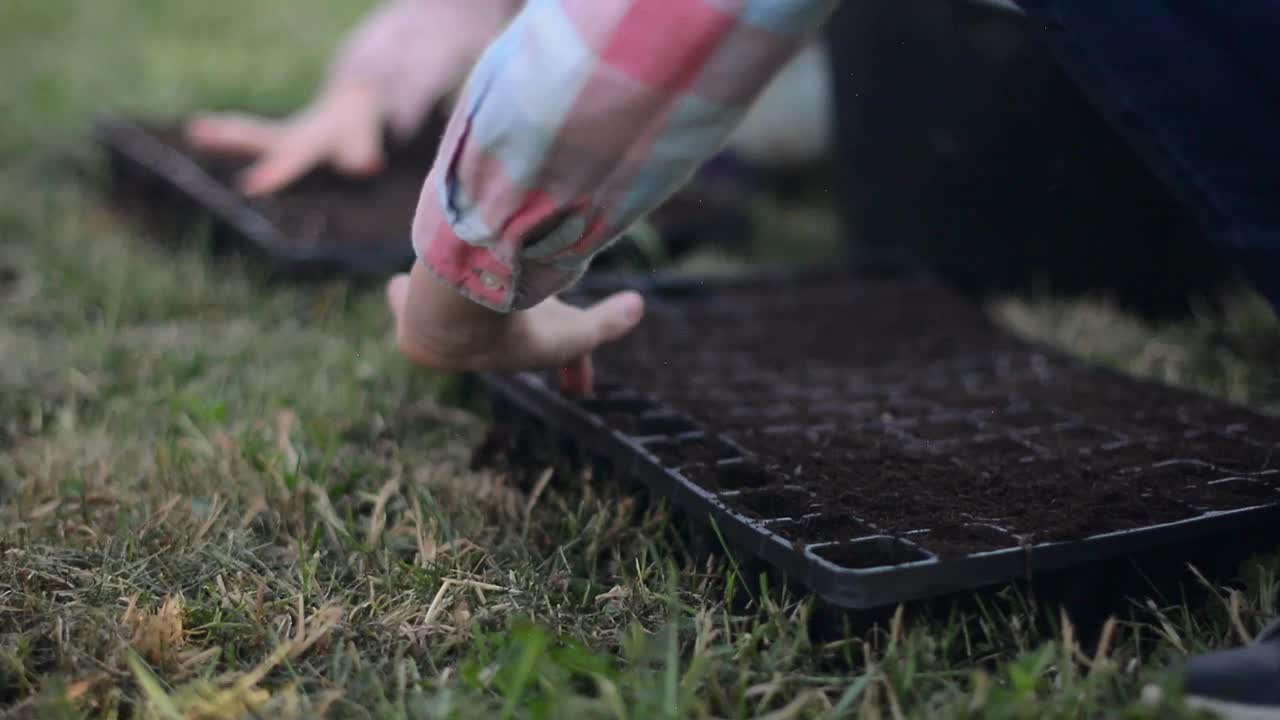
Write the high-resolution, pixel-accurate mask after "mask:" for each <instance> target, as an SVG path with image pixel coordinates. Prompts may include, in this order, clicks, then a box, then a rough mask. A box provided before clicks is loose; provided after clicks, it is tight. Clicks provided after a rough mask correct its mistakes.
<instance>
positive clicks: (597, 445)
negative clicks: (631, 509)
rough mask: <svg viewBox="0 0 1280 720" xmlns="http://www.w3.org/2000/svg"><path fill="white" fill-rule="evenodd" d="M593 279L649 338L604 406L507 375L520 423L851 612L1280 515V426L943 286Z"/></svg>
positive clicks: (504, 384) (603, 354)
mask: <svg viewBox="0 0 1280 720" xmlns="http://www.w3.org/2000/svg"><path fill="white" fill-rule="evenodd" d="M593 283H594V287H593V288H590V289H589V291H588V292H587V293H585V295H584V297H583V298H582V299H583V300H584V301H586V300H590V299H592V298H594V297H596V296H599V295H600V294H603V293H604V292H608V291H612V290H615V289H619V288H623V287H633V288H636V289H640V290H641V291H642V292H645V293H646V295H647V296H648V299H649V306H648V312H647V315H646V320H645V322H644V323H643V324H642V325H641V327H640V328H638V329H637V331H636V332H635V333H633V334H632V335H631V336H629V337H628V338H626V339H624V340H623V341H621V342H619V343H617V344H615V345H612V346H609V347H607V348H604V349H602V351H600V352H599V353H597V357H596V365H597V369H598V373H599V374H600V377H601V378H602V379H603V380H604V382H603V383H602V385H601V386H600V387H599V389H598V394H597V397H596V398H594V399H588V400H579V399H571V398H567V397H564V396H561V395H560V394H559V393H558V392H557V391H556V390H555V389H554V387H553V385H552V384H551V380H550V379H549V378H548V377H546V376H544V375H542V374H538V373H521V374H516V375H485V376H484V377H483V380H484V382H485V383H486V384H487V385H488V387H489V388H490V389H491V391H492V392H493V395H494V397H495V402H496V403H497V404H498V406H499V407H500V408H507V409H509V410H513V411H515V412H513V413H511V417H512V418H514V419H512V420H511V421H512V422H519V419H518V418H519V417H523V416H525V415H532V416H534V417H537V418H540V419H541V420H543V421H545V422H548V423H549V424H551V425H552V426H554V427H556V428H558V429H559V430H560V431H561V432H564V433H567V434H569V435H571V436H573V437H575V438H576V439H577V440H579V441H580V443H581V444H584V445H586V446H588V447H590V448H592V449H593V450H594V452H596V453H598V454H600V455H603V456H606V457H609V458H610V459H611V460H613V461H614V464H615V466H617V467H620V468H623V469H625V470H626V471H628V472H630V473H632V474H634V475H636V476H637V477H639V478H640V479H641V480H643V481H644V482H646V483H647V484H648V485H649V486H650V488H652V489H653V490H654V491H655V492H657V493H658V494H660V495H663V496H665V497H667V498H669V499H670V501H671V502H672V503H674V504H676V505H677V506H680V507H682V508H683V509H684V510H686V511H688V512H689V514H690V515H692V516H693V517H696V518H700V519H706V520H709V521H712V522H714V523H715V524H716V525H717V526H718V527H719V528H720V530H721V532H722V534H723V536H724V537H725V538H726V539H727V540H729V541H730V542H731V543H733V544H735V545H737V546H738V547H739V548H741V549H743V550H745V551H747V552H750V553H753V554H756V555H758V556H760V557H761V558H763V559H764V560H765V561H767V562H768V563H770V564H772V565H773V566H775V567H776V568H777V569H778V570H780V571H782V572H783V573H785V574H787V575H789V576H790V577H792V578H793V579H794V580H796V581H798V582H800V583H802V584H804V585H806V586H807V587H809V588H810V589H812V590H813V591H814V592H815V593H817V594H818V595H820V596H821V597H822V598H824V599H825V600H826V601H828V602H830V603H832V604H834V605H836V606H838V607H844V608H850V609H871V608H876V607H882V606H885V605H890V604H895V603H899V602H905V601H909V600H914V599H920V598H925V597H929V596H934V595H939V594H945V593H952V592H957V591H962V590H967V589H973V588H977V587H981V586H984V585H989V584H994V583H1001V582H1007V581H1010V580H1013V579H1017V578H1020V577H1024V576H1026V575H1027V574H1028V573H1036V572H1042V571H1050V570H1057V569H1062V568H1066V567H1073V566H1081V565H1088V564H1090V563H1094V562H1098V561H1102V560H1104V559H1107V558H1110V557H1114V556H1117V555H1123V554H1128V553H1134V552H1140V551H1145V550H1151V549H1156V548H1160V547H1163V546H1166V545H1174V544H1178V543H1183V542H1187V541H1190V540H1194V539H1199V538H1205V537H1208V536H1212V535H1217V534H1222V533H1230V532H1232V531H1234V530H1238V529H1243V528H1245V527H1249V526H1254V525H1257V524H1265V523H1274V522H1275V521H1276V520H1277V519H1280V456H1277V454H1276V453H1273V452H1272V450H1273V449H1274V448H1276V447H1277V446H1278V444H1277V443H1280V431H1278V430H1277V427H1280V424H1277V423H1276V422H1275V421H1274V420H1272V419H1270V418H1266V417H1262V416H1258V415H1256V414H1253V413H1251V412H1249V411H1247V410H1243V409H1240V408H1235V407H1232V406H1230V405H1226V404H1223V403H1219V402H1216V401H1214V400H1211V399H1208V398H1205V397H1202V396H1199V395H1196V394H1193V393H1188V392H1185V391H1181V390H1175V389H1172V388H1168V387H1164V386H1160V385H1154V384H1149V383H1141V382H1138V381H1135V380H1132V379H1129V378H1126V377H1123V376H1120V375H1118V374H1116V373H1112V372H1109V371H1106V370H1101V369H1098V368H1095V367H1092V366H1089V365H1087V364H1084V363H1082V362H1079V361H1076V360H1074V359H1072V358H1069V357H1066V356H1063V355H1060V354H1058V353H1055V352H1053V351H1051V350H1048V349H1046V348H1043V347H1039V346H1036V345H1032V344H1028V343H1025V342H1023V341H1021V340H1019V339H1017V338H1013V337H1011V336H1009V335H1008V334H1006V333H1004V332H1003V331H1001V330H999V329H997V328H995V327H994V326H992V325H991V324H990V323H988V322H987V320H986V318H985V316H983V315H982V314H981V312H980V311H978V310H977V309H975V308H972V307H969V306H968V305H966V304H964V303H963V302H962V301H961V300H959V299H958V298H956V297H954V296H953V295H951V294H950V293H949V292H948V291H946V290H944V289H942V288H939V287H936V286H932V285H929V284H927V283H920V282H904V281H886V280H871V279H866V278H859V277H849V276H842V275H838V274H836V275H831V274H827V275H806V276H799V277H792V278H791V279H785V278H778V277H776V276H775V277H773V278H766V279H763V280H760V281H758V282H756V283H754V284H753V282H751V281H735V282H733V283H721V284H717V283H713V282H710V281H708V282H705V283H698V284H697V285H696V287H697V291H696V292H690V291H689V290H688V286H684V287H683V288H682V289H681V291H680V292H677V293H672V292H668V291H667V290H666V289H664V288H663V287H662V286H661V285H656V284H654V283H653V282H652V281H650V280H638V281H636V280H627V279H622V280H614V281H613V282H611V283H610V282H605V281H604V279H597V280H595V281H593ZM743 328H749V329H750V332H740V330H741V329H743ZM878 378H883V379H884V384H879V383H880V382H881V381H880V380H878ZM975 378H977V380H975ZM691 379H692V380H691ZM975 384H976V385H979V386H980V388H979V390H980V391H978V392H975V389H974V386H975ZM1226 420H1229V422H1223V421H1226ZM654 423H656V424H654ZM1228 428H1229V432H1227V431H1225V430H1226V429H1228Z"/></svg>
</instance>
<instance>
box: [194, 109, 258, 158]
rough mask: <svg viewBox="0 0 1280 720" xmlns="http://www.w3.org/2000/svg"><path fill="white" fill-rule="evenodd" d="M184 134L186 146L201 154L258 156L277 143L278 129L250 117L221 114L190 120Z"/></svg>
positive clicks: (236, 114)
mask: <svg viewBox="0 0 1280 720" xmlns="http://www.w3.org/2000/svg"><path fill="white" fill-rule="evenodd" d="M186 133H187V140H188V142H190V143H191V144H192V145H194V146H195V147H197V148H200V149H202V150H213V151H215V152H224V153H238V154H244V155H261V154H262V153H264V152H266V151H267V150H268V149H270V148H271V147H272V146H273V145H275V144H276V143H277V142H279V139H280V134H281V128H280V126H279V125H278V124H277V123H275V122H273V121H270V120H264V119H262V118H258V117H254V116H252V115H242V114H238V113H224V114H213V115H200V116H198V117H196V118H194V119H193V120H191V121H190V122H189V123H187V127H186Z"/></svg>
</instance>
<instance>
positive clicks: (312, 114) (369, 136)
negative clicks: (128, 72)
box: [187, 83, 383, 195]
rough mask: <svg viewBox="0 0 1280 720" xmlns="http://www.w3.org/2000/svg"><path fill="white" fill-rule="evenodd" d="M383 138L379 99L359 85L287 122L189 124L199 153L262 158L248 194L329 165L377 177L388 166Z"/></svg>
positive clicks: (203, 119) (243, 186) (225, 118)
mask: <svg viewBox="0 0 1280 720" xmlns="http://www.w3.org/2000/svg"><path fill="white" fill-rule="evenodd" d="M382 133H383V112H382V108H381V103H380V100H379V98H378V95H377V93H376V92H375V91H373V90H372V89H371V88H368V87H365V86H363V85H360V84H357V83H346V84H342V85H335V86H333V87H331V88H329V89H328V90H326V91H325V92H324V93H322V94H321V95H320V96H319V97H318V98H316V100H315V101H314V102H313V103H312V104H311V105H309V106H308V107H306V108H304V109H303V110H301V111H300V112H298V113H296V114H295V115H293V116H291V117H289V118H287V119H285V120H268V119H265V118H259V117H253V116H249V115H239V114H215V115H203V116H200V117H197V118H195V119H194V120H193V121H191V122H190V123H189V124H188V125H187V137H188V139H189V140H190V141H191V143H192V144H193V145H195V146H196V147H198V148H202V149H206V150H214V151H218V152H227V153H241V154H247V155H253V156H255V157H256V158H257V161H256V162H255V163H254V164H253V165H252V166H251V167H249V169H248V170H245V172H244V174H243V175H242V176H241V177H240V182H239V186H240V190H241V191H242V192H244V193H245V194H247V195H265V194H268V193H272V192H275V191H276V190H279V189H280V188H282V187H284V186H286V185H288V184H289V183H291V182H293V181H294V180H296V179H298V178H299V177H301V176H302V175H304V174H306V173H307V171H309V170H311V169H312V168H315V167H317V166H319V165H324V164H328V165H332V166H333V167H334V168H336V169H337V170H339V171H340V172H344V173H347V174H350V175H356V176H366V175H372V174H374V173H377V172H378V171H379V170H381V169H382V166H383V157H382Z"/></svg>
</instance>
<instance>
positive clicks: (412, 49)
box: [326, 0, 520, 135]
mask: <svg viewBox="0 0 1280 720" xmlns="http://www.w3.org/2000/svg"><path fill="white" fill-rule="evenodd" d="M519 2H520V0H385V2H383V3H382V4H381V5H379V6H377V7H375V8H374V10H373V11H372V12H370V13H369V14H368V15H367V16H366V17H365V18H364V19H363V20H362V21H361V23H360V25H359V26H358V27H357V28H356V29H355V31H353V32H352V33H351V35H350V36H349V37H348V38H347V40H346V41H345V43H344V44H343V46H342V48H341V49H340V51H339V52H338V54H337V56H336V57H335V58H334V61H333V64H332V65H331V67H330V69H329V74H328V78H327V80H326V90H328V89H332V88H334V87H351V86H358V87H364V88H368V89H370V90H371V91H373V92H375V93H376V94H377V95H378V98H379V103H380V106H381V107H382V108H383V110H384V113H385V115H386V118H387V121H388V122H389V124H390V125H391V127H392V128H393V129H394V130H395V131H396V132H397V133H399V134H401V135H405V134H408V133H410V132H412V131H413V130H414V129H415V128H416V127H417V126H418V125H419V123H420V122H421V121H422V118H423V116H424V115H425V114H426V113H427V112H428V111H429V110H430V109H431V107H432V106H433V105H434V104H435V103H436V102H437V101H439V100H440V98H441V97H443V96H444V95H445V94H446V93H448V92H449V91H450V90H452V89H453V88H454V87H456V86H457V85H458V84H459V83H460V82H461V80H462V78H463V77H464V76H465V75H466V72H467V70H468V69H470V67H471V65H472V64H474V62H475V60H476V58H478V57H479V56H480V53H481V52H483V51H484V48H485V46H486V45H488V43H489V42H490V41H491V40H492V39H493V38H494V37H495V36H497V35H498V34H499V33H500V32H501V31H502V28H503V26H505V25H506V23H507V22H508V21H509V20H510V19H511V17H512V16H513V15H514V14H515V12H516V10H517V9H518V7H519Z"/></svg>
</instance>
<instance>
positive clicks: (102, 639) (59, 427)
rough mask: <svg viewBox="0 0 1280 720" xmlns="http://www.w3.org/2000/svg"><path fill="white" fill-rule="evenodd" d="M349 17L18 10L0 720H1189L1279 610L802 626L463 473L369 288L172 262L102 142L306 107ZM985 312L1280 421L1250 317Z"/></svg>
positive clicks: (1270, 584)
mask: <svg viewBox="0 0 1280 720" xmlns="http://www.w3.org/2000/svg"><path fill="white" fill-rule="evenodd" d="M366 5H367V2H366V1H365V0H307V1H304V0H272V1H271V2H269V3H266V2H252V1H251V0H221V1H220V2H200V3H197V2H174V1H173V0H79V1H77V0H5V1H4V2H3V3H0V118H3V120H2V121H0V353H2V360H3V361H2V362H0V716H5V715H7V714H9V713H12V714H13V715H14V716H17V717H42V718H44V717H55V718H56V717H82V716H86V717H157V718H177V717H183V718H186V717H192V718H195V717H212V718H230V717H241V716H244V715H246V714H249V715H252V716H264V717H314V716H317V715H319V714H321V713H329V714H332V715H334V716H342V717H369V716H373V717H484V718H489V717H611V718H651V717H676V716H679V717H685V716H696V717H737V716H753V717H754V716H764V717H770V718H808V717H848V716H863V717H886V718H898V717H938V716H944V717H949V716H957V717H1028V718H1031V717H1093V716H1107V717H1116V716H1123V715H1130V716H1135V717H1142V716H1149V717H1176V716H1178V715H1179V714H1180V713H1182V710H1181V708H1180V705H1179V701H1178V694H1177V688H1176V677H1177V669H1178V665H1179V662H1180V661H1181V659H1182V658H1183V657H1185V655H1186V654H1187V653H1192V652H1196V651H1200V650H1203V649H1205V648H1210V647H1218V646H1223V645H1228V644H1234V643H1237V642H1239V640H1240V637H1241V636H1242V635H1246V634H1249V633H1252V632H1254V631H1256V630H1257V629H1258V628H1259V627H1261V624H1262V622H1263V621H1264V620H1265V619H1266V618H1267V617H1268V616H1269V615H1271V614H1272V613H1274V612H1275V611H1276V608H1275V603H1276V588H1277V577H1276V573H1275V572H1274V568H1273V567H1270V565H1273V564H1268V563H1259V564H1256V565H1250V566H1249V567H1248V568H1246V569H1245V570H1246V572H1245V573H1243V574H1242V578H1245V579H1242V580H1241V581H1240V582H1238V583H1236V584H1234V585H1232V586H1231V587H1229V588H1220V589H1219V590H1218V592H1219V595H1216V596H1210V598H1209V600H1207V601H1205V602H1204V603H1200V602H1199V601H1197V602H1196V603H1195V604H1194V605H1193V606H1190V607H1188V606H1183V605H1179V604H1177V603H1176V602H1175V601H1170V600H1159V599H1157V600H1153V601H1152V602H1151V603H1146V602H1143V601H1139V602H1135V603H1134V605H1133V607H1132V610H1130V611H1127V612H1123V613H1121V614H1119V615H1118V616H1117V622H1116V623H1115V624H1114V625H1113V626H1112V628H1111V634H1110V635H1109V637H1108V640H1107V641H1106V642H1104V643H1103V647H1102V648H1100V649H1099V651H1098V652H1096V653H1089V654H1086V653H1084V652H1082V651H1081V648H1080V645H1079V644H1078V640H1079V639H1078V638H1076V637H1075V633H1074V632H1073V630H1072V628H1070V627H1068V626H1063V625H1062V624H1061V623H1053V622H1045V621H1043V620H1041V619H1039V618H1038V616H1037V615H1035V614H1034V613H1032V612H1030V611H1029V610H1028V607H1027V605H1026V603H1024V602H1022V601H1021V600H1019V598H1018V597H1017V596H1016V594H1014V593H1003V594H999V595H996V596H994V597H993V598H991V599H989V600H987V601H984V611H983V612H980V613H970V614H966V615H949V616H944V617H938V616H937V615H936V614H931V615H928V616H926V615H925V614H923V613H920V612H917V611H908V612H906V613H905V614H903V615H901V616H899V617H898V618H896V619H895V620H894V621H892V622H889V623H886V624H885V625H884V626H882V627H880V628H878V629H875V630H872V631H866V632H857V633H847V634H845V635H843V636H836V637H818V636H814V635H811V634H810V633H809V632H808V631H807V629H806V628H807V625H806V622H805V619H806V618H807V617H808V615H809V613H810V611H811V605H810V603H809V602H807V601H806V599H805V598H804V597H803V596H800V595H797V594H795V593H790V592H787V591H786V590H785V589H783V588H777V587H762V583H761V579H760V578H758V577H755V576H753V575H749V574H743V573H740V572H739V571H738V570H737V568H738V567H739V566H738V565H737V564H736V563H735V562H734V560H733V559H732V558H730V557H725V556H723V555H719V556H716V557H714V558H713V559H711V560H707V559H706V558H705V557H704V556H702V555H700V554H698V553H694V552H692V551H691V550H690V548H689V547H688V545H687V543H686V542H685V539H684V536H683V535H682V534H681V533H680V532H678V531H677V529H675V527H674V526H673V524H672V523H670V522H669V517H668V514H667V511H666V510H665V509H664V508H663V507H662V506H661V505H660V504H656V503H648V502H646V501H644V500H643V499H642V498H640V497H638V496H637V495H636V493H635V492H634V490H633V489H631V488H629V487H627V486H625V485H622V484H620V483H618V482H616V481H614V480H612V479H609V478H599V477H591V476H589V475H587V474H566V473H550V471H549V470H548V473H550V474H547V475H545V476H543V475H541V470H542V469H541V468H531V469H530V470H531V471H532V474H533V475H534V476H535V477H540V476H541V477H546V478H547V479H548V482H546V483H545V485H544V486H543V487H541V488H540V490H539V491H536V492H529V491H528V490H527V486H526V485H522V484H519V483H515V482H513V480H512V479H511V478H509V477H505V476H503V475H501V474H496V473H493V472H474V471H471V470H469V469H468V462H467V461H468V457H469V452H470V449H471V448H472V447H474V445H475V444H476V443H477V442H478V440H479V439H480V438H481V437H482V435H483V432H484V429H485V425H484V420H483V419H482V418H481V417H479V416H477V415H475V414H472V413H470V412H468V411H465V410H462V409H458V408H454V407H449V406H446V405H445V404H443V403H442V402H440V401H439V397H440V393H441V389H442V388H447V386H448V382H447V379H443V378H433V377H431V376H429V375H427V374H424V373H422V372H417V371H414V370H412V369H411V368H410V367H408V366H407V365H406V364H405V363H404V362H403V361H402V360H401V359H400V358H399V357H398V356H397V355H396V354H395V353H394V352H393V350H392V348H391V344H390V342H389V324H388V322H387V317H386V316H385V312H384V308H383V305H382V302H383V301H382V296H381V293H380V292H379V291H377V290H376V289H374V290H372V291H370V290H360V289H356V288H352V287H349V286H347V285H344V284H340V283H334V284H328V285H320V286H311V287H305V288H299V287H286V286H280V285H274V286H273V285H270V284H268V283H265V282H263V281H262V279H261V278H260V276H259V275H257V274H256V273H255V271H254V269H253V268H252V267H246V266H244V265H243V264H236V263H234V262H219V263H210V262H208V260H207V258H206V257H204V256H203V255H202V254H201V253H200V252H199V250H198V247H195V246H193V244H188V249H179V250H170V249H166V248H164V247H162V246H161V245H159V244H158V243H156V242H154V241H155V238H153V237H148V236H147V234H146V231H145V230H143V229H142V228H140V227H139V226H137V225H136V224H135V223H133V222H131V221H129V220H128V219H127V218H124V217H121V216H119V215H117V214H115V213H113V212H112V211H111V209H110V208H109V207H108V206H107V204H106V203H105V202H104V201H103V199H102V198H101V196H100V193H99V190H100V187H101V184H100V179H101V168H100V167H99V164H98V162H99V159H98V158H97V155H96V153H95V152H94V151H93V148H92V147H91V146H90V145H89V144H88V142H87V141H86V139H85V137H86V132H87V129H88V123H89V122H90V120H91V118H92V117H93V116H94V114H95V113H97V112H99V111H101V110H108V109H110V110H124V111H135V112H146V113H148V114H154V115H160V116H165V115H173V114H178V113H182V112H187V111H190V110H192V109H196V108H202V107H217V108H234V107H251V108H254V109H258V110H263V111H283V110H286V109H288V108H290V107H293V106H294V105H296V104H297V103H299V102H301V101H302V100H303V99H305V98H306V97H307V95H308V94H309V91H310V89H311V87H312V86H313V84H314V82H315V80H316V78H317V77H318V75H319V73H320V72H321V70H322V67H323V62H324V58H325V57H326V55H327V53H328V52H329V50H330V49H331V48H332V46H333V44H334V42H335V41H336V38H337V37H339V35H340V34H341V32H342V30H343V28H345V27H347V26H348V25H349V24H350V23H351V21H352V20H353V18H355V17H357V16H358V15H359V13H360V12H361V11H362V10H363V9H364V6H366ZM196 245H198V244H196ZM993 311H994V312H996V313H997V314H998V315H999V316H1000V317H1001V318H1003V319H1004V320H1006V321H1008V322H1009V323H1010V324H1011V325H1012V326H1014V327H1016V328H1018V329H1019V330H1021V331H1024V332H1027V333H1031V334H1033V335H1036V336H1038V337H1041V338H1043V339H1047V340H1049V341H1051V342H1056V343H1059V344H1062V345H1065V346H1068V347H1071V348H1073V349H1075V350H1077V351H1079V352H1083V353H1085V354H1087V355H1089V356H1091V357H1094V358H1097V359H1099V360H1102V361H1104V362H1108V363H1112V364H1114V365H1117V366H1120V367H1124V368H1127V369H1129V370H1132V371H1134V372H1138V373H1142V374H1145V375H1148V376H1154V377H1158V378H1161V379H1163V380H1167V381H1170V382H1176V383H1182V384H1188V385H1194V386H1197V387H1201V388H1204V389H1206V390H1209V391H1211V392H1216V393H1219V394H1223V395H1227V396H1230V397H1232V398H1233V399H1236V400H1240V401H1247V402H1251V403H1254V404H1256V405H1257V406H1259V407H1264V408H1269V409H1276V408H1277V407H1280V406H1278V405H1277V403H1278V402H1280V384H1277V382H1276V380H1277V377H1278V372H1277V369H1276V367H1275V363H1274V357H1275V353H1274V352H1270V349H1274V348H1277V347H1280V344H1277V340H1280V331H1278V329H1277V325H1276V323H1275V321H1274V319H1273V318H1272V317H1271V316H1270V314H1269V313H1268V312H1267V311H1266V310H1265V308H1263V306H1262V305H1261V303H1260V302H1259V301H1258V300H1256V299H1255V298H1249V297H1242V298H1240V299H1239V300H1237V301H1235V302H1233V304H1232V309H1231V311H1230V312H1229V313H1228V314H1227V315H1226V316H1225V318H1223V319H1218V320H1212V319H1201V320H1195V321H1187V322H1183V323H1179V324H1177V325H1172V326H1168V327H1161V328H1151V327H1147V326H1144V325H1143V324H1141V323H1139V322H1137V321H1135V320H1133V319H1131V318H1128V317H1126V316H1124V315H1123V314H1120V313H1117V312H1114V311H1112V310H1110V309H1108V308H1107V307H1106V306H1105V305H1104V304H1096V303H1070V304H1055V303H1038V302H1037V303H1029V302H1014V301H1010V302H1006V303H1001V304H998V305H997V306H996V307H994V308H993ZM1268 357H1270V358H1271V361H1270V362H1265V361H1264V359H1265V358H1268ZM1269 568H1270V569H1269ZM1144 688H1149V689H1147V690H1145V692H1144ZM1144 697H1145V701H1144ZM1160 698H1163V700H1160ZM1153 702H1154V704H1153Z"/></svg>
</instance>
